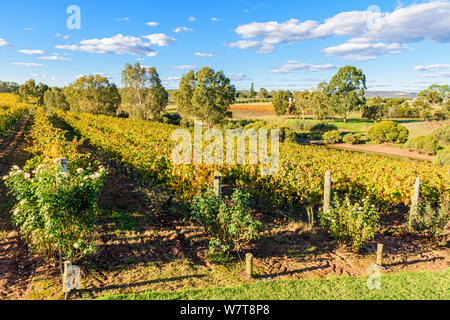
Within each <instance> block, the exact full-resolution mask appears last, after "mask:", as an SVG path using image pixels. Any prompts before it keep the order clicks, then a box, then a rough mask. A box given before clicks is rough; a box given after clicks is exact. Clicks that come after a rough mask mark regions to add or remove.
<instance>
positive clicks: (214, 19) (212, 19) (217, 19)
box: [211, 17, 219, 22]
mask: <svg viewBox="0 0 450 320" xmlns="http://www.w3.org/2000/svg"><path fill="white" fill-rule="evenodd" d="M211 21H213V22H216V21H219V18H214V17H212V18H211Z"/></svg>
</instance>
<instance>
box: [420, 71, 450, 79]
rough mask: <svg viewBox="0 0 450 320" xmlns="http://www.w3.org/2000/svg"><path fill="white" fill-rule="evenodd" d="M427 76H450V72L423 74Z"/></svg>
mask: <svg viewBox="0 0 450 320" xmlns="http://www.w3.org/2000/svg"><path fill="white" fill-rule="evenodd" d="M424 76H425V77H427V78H450V72H436V73H426V74H424Z"/></svg>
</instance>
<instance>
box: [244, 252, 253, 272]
mask: <svg viewBox="0 0 450 320" xmlns="http://www.w3.org/2000/svg"><path fill="white" fill-rule="evenodd" d="M245 262H246V268H245V270H246V272H247V276H248V277H249V278H253V255H252V254H251V253H247V255H246V256H245Z"/></svg>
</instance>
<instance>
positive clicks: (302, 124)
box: [293, 120, 315, 131]
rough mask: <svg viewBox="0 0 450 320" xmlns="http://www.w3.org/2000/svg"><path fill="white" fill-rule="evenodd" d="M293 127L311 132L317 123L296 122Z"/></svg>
mask: <svg viewBox="0 0 450 320" xmlns="http://www.w3.org/2000/svg"><path fill="white" fill-rule="evenodd" d="M293 125H294V127H295V128H296V129H297V130H300V131H311V128H312V127H314V125H315V123H314V122H312V121H305V120H295V121H294V123H293Z"/></svg>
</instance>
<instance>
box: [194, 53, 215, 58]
mask: <svg viewBox="0 0 450 320" xmlns="http://www.w3.org/2000/svg"><path fill="white" fill-rule="evenodd" d="M194 56H197V57H202V58H211V57H212V56H213V54H211V53H203V52H196V53H194Z"/></svg>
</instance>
